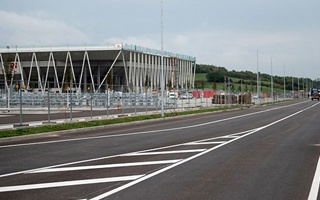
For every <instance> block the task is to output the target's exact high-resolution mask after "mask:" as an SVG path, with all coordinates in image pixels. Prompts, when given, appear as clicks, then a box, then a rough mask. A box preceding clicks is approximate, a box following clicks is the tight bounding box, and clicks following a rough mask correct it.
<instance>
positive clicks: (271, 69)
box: [271, 57, 273, 102]
mask: <svg viewBox="0 0 320 200" xmlns="http://www.w3.org/2000/svg"><path fill="white" fill-rule="evenodd" d="M272 73H273V72H272V57H271V102H273V74H272Z"/></svg>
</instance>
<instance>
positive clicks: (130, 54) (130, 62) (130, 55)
mask: <svg viewBox="0 0 320 200" xmlns="http://www.w3.org/2000/svg"><path fill="white" fill-rule="evenodd" d="M128 79H129V80H128V82H129V84H130V85H131V84H133V82H132V52H131V51H130V53H129V74H128ZM130 89H131V88H130Z"/></svg>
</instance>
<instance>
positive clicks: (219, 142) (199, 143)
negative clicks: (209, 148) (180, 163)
mask: <svg viewBox="0 0 320 200" xmlns="http://www.w3.org/2000/svg"><path fill="white" fill-rule="evenodd" d="M225 142H227V141H217V142H190V143H186V144H184V145H186V146H187V145H205V144H222V143H225Z"/></svg>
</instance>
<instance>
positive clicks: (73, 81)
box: [0, 44, 196, 93]
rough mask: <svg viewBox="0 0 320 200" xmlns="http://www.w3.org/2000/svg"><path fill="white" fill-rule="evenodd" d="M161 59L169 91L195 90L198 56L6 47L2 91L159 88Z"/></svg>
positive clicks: (0, 56) (130, 48)
mask: <svg viewBox="0 0 320 200" xmlns="http://www.w3.org/2000/svg"><path fill="white" fill-rule="evenodd" d="M161 55H163V59H164V62H163V66H164V68H163V69H164V83H165V87H166V88H169V87H170V89H171V88H185V89H186V88H194V80H195V69H196V58H195V57H192V56H186V55H181V54H174V53H170V52H163V53H162V52H161V51H159V50H154V49H148V48H143V47H140V46H135V45H123V44H117V45H114V46H103V47H102V46H101V47H87V46H85V47H60V48H58V47H55V48H53V47H48V48H10V47H7V48H3V49H0V62H1V63H0V69H1V70H0V76H1V77H2V78H3V79H5V81H2V82H1V86H0V87H1V88H6V89H9V88H10V86H9V85H10V84H12V83H13V84H15V83H16V82H17V81H18V82H19V83H20V85H21V86H22V87H23V88H24V89H37V90H38V91H42V92H44V91H45V90H46V88H48V87H50V88H55V89H56V91H57V92H60V93H61V92H63V91H64V90H65V88H66V87H68V88H69V89H70V88H72V89H73V90H75V91H77V92H79V93H81V92H84V91H86V90H88V88H90V89H91V90H92V91H93V92H104V91H105V90H106V89H107V88H109V85H123V86H127V87H125V88H126V90H129V91H130V90H135V91H145V90H146V88H147V89H148V90H150V91H153V90H159V88H160V82H161V57H162V56H161ZM8 66H9V67H8ZM8 68H9V69H11V71H10V72H8ZM6 72H7V74H6ZM8 73H11V74H12V76H8ZM8 79H9V80H8ZM48 84H49V85H48Z"/></svg>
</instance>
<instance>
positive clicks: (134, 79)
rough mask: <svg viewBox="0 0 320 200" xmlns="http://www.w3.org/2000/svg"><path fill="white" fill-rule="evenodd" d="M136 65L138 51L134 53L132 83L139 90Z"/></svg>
mask: <svg viewBox="0 0 320 200" xmlns="http://www.w3.org/2000/svg"><path fill="white" fill-rule="evenodd" d="M136 67H137V53H136V52H134V53H133V74H132V83H133V85H134V87H135V90H137V81H136Z"/></svg>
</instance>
